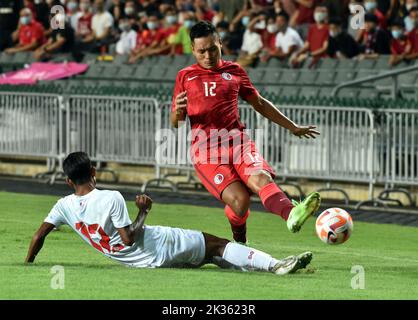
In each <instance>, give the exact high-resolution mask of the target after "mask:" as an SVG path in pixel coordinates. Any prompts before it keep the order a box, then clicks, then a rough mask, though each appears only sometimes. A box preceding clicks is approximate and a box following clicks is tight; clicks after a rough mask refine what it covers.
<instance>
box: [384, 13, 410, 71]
mask: <svg viewBox="0 0 418 320" xmlns="http://www.w3.org/2000/svg"><path fill="white" fill-rule="evenodd" d="M391 33H392V40H391V42H390V53H391V55H390V58H389V64H390V65H391V66H395V65H397V64H399V63H401V62H402V61H404V60H405V58H406V56H407V53H408V50H410V47H411V44H410V43H409V40H408V37H407V36H406V34H405V24H404V23H403V21H402V20H396V21H394V22H393V23H392V25H391Z"/></svg>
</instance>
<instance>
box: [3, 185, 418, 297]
mask: <svg viewBox="0 0 418 320" xmlns="http://www.w3.org/2000/svg"><path fill="white" fill-rule="evenodd" d="M56 200H57V198H56V197H51V196H35V195H26V194H14V193H5V192H0V211H1V214H0V249H1V250H0V299H254V300H256V299H416V298H417V297H418V286H416V285H414V284H415V283H417V281H418V275H417V273H416V270H417V265H418V257H417V256H416V244H417V243H418V233H417V229H416V228H412V227H400V226H394V225H382V224H380V225H379V224H370V223H361V222H356V217H355V216H354V217H353V219H354V232H353V234H352V237H351V239H349V240H348V242H347V243H345V244H343V245H340V246H329V245H326V244H323V243H322V242H321V241H320V240H319V239H318V238H317V237H316V235H315V233H314V219H310V220H308V222H307V223H306V225H305V226H304V228H303V229H302V231H301V232H300V233H299V234H291V233H289V231H287V228H286V224H285V223H284V222H283V221H281V219H280V218H279V217H277V216H274V215H271V214H262V213H258V212H253V213H252V214H251V216H250V218H249V221H248V226H249V228H248V231H249V232H248V235H249V239H250V241H251V246H253V247H255V248H257V249H260V250H263V251H266V252H268V253H270V254H272V255H273V256H274V257H277V258H281V257H285V256H288V255H291V254H296V253H300V252H303V251H307V250H311V251H312V252H313V253H314V259H313V261H312V263H311V266H310V269H309V270H308V271H304V272H301V271H298V272H297V273H296V274H293V275H286V276H282V277H280V276H275V275H273V274H270V273H256V272H254V273H240V272H234V271H230V270H222V269H219V268H217V267H215V266H213V265H207V266H205V267H203V268H201V269H187V270H186V269H133V268H127V267H124V266H123V265H120V264H119V263H116V262H113V261H112V260H110V259H108V258H106V257H105V256H103V255H102V254H100V253H99V252H97V251H96V250H95V249H93V248H92V247H90V246H88V245H87V244H86V243H84V241H82V240H81V239H80V238H79V236H78V235H77V234H75V233H74V232H73V231H72V230H71V229H70V228H69V227H67V226H66V227H63V228H62V229H61V231H58V232H52V233H51V234H50V235H49V236H48V238H47V239H46V241H45V243H44V247H43V249H42V250H41V252H40V253H39V254H38V257H37V259H36V261H35V264H33V265H31V266H25V265H24V264H23V261H24V259H25V257H26V253H27V249H28V246H29V242H30V240H31V237H32V235H33V233H34V232H35V231H36V230H37V228H38V227H39V225H40V224H41V222H42V221H43V219H44V217H45V216H46V214H47V213H48V212H49V210H50V208H51V207H52V206H53V205H54V204H55V202H56ZM128 209H129V212H130V216H131V218H132V219H134V218H135V216H136V210H135V208H134V203H133V202H128ZM147 223H148V224H150V225H168V226H175V227H182V228H189V229H197V230H204V231H206V232H209V233H212V234H215V235H218V236H221V237H226V238H230V236H231V235H230V231H229V225H228V223H227V220H226V218H225V217H224V214H223V211H222V210H220V209H211V208H205V207H195V206H184V205H161V204H158V203H154V205H153V210H152V211H151V213H150V215H149V217H148V219H147ZM55 265H62V266H64V268H65V289H63V290H54V289H51V279H52V277H53V275H52V274H51V273H50V271H51V268H52V267H53V266H55ZM356 265H361V266H363V267H364V270H365V289H364V290H353V289H352V288H351V279H352V277H354V276H355V274H352V273H351V268H352V266H356Z"/></svg>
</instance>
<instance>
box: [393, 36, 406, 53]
mask: <svg viewBox="0 0 418 320" xmlns="http://www.w3.org/2000/svg"><path fill="white" fill-rule="evenodd" d="M407 45H408V41H402V40H399V39H392V40H391V42H390V51H391V53H392V54H395V55H397V54H404V53H405V51H406V47H407Z"/></svg>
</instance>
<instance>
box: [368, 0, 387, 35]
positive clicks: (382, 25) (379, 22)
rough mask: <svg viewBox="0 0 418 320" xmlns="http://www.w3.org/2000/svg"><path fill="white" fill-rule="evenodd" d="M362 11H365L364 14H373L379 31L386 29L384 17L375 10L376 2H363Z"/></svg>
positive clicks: (370, 0)
mask: <svg viewBox="0 0 418 320" xmlns="http://www.w3.org/2000/svg"><path fill="white" fill-rule="evenodd" d="M364 9H365V10H366V14H367V13H368V14H374V15H375V16H376V18H377V25H378V26H379V27H380V28H381V29H386V27H387V19H386V16H385V15H384V14H383V13H382V12H381V11H380V10H379V9H378V8H377V1H376V0H364Z"/></svg>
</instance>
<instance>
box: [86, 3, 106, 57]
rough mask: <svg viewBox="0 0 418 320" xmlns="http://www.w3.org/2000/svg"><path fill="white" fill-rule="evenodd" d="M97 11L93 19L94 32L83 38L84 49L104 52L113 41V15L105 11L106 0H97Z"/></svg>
mask: <svg viewBox="0 0 418 320" xmlns="http://www.w3.org/2000/svg"><path fill="white" fill-rule="evenodd" d="M95 7H96V13H95V14H94V15H93V18H92V21H91V28H92V32H91V33H90V34H89V35H88V36H86V37H84V39H83V44H84V45H83V50H87V51H91V52H97V51H100V52H102V53H103V52H104V51H105V50H106V47H107V45H108V44H109V43H110V42H111V40H112V39H111V31H112V27H113V17H112V15H111V14H110V13H109V12H107V11H105V3H104V0H96V1H95Z"/></svg>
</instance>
